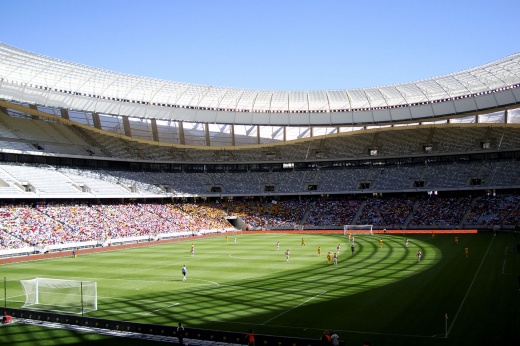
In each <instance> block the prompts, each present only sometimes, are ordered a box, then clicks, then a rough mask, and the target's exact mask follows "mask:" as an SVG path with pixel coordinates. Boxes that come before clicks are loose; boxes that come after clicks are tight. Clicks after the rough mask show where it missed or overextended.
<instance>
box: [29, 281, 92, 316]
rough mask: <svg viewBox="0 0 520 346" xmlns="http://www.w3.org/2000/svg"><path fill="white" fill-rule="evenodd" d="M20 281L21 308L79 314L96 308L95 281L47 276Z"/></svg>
mask: <svg viewBox="0 0 520 346" xmlns="http://www.w3.org/2000/svg"><path fill="white" fill-rule="evenodd" d="M20 282H21V284H22V286H23V289H24V291H25V304H24V305H23V306H22V307H23V308H25V307H31V308H33V309H41V310H50V311H57V312H68V313H81V314H83V313H84V312H90V311H96V310H97V285H96V282H93V281H79V280H61V279H49V278H36V279H32V280H20Z"/></svg>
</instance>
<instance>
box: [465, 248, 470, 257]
mask: <svg viewBox="0 0 520 346" xmlns="http://www.w3.org/2000/svg"><path fill="white" fill-rule="evenodd" d="M464 252H465V253H466V257H468V255H469V247H467V246H466V247H465V248H464Z"/></svg>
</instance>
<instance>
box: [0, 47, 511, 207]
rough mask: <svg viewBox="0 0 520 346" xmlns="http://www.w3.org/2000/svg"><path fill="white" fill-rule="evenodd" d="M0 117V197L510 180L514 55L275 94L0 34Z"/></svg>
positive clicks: (336, 190)
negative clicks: (35, 45) (412, 76)
mask: <svg viewBox="0 0 520 346" xmlns="http://www.w3.org/2000/svg"><path fill="white" fill-rule="evenodd" d="M0 127H1V129H2V133H1V134H0V157H1V160H0V162H2V164H1V167H0V168H1V169H0V174H1V176H0V184H1V185H2V186H1V187H0V196H3V197H4V198H14V199H19V198H23V199H42V198H97V199H99V198H123V199H125V198H127V199H128V198H131V199H136V198H165V197H166V198H172V197H173V198H175V197H225V196H229V197H235V196H286V195H329V194H360V193H362V194H364V193H396V192H416V191H426V192H432V191H443V190H446V191H451V190H483V191H494V190H496V189H502V190H511V189H517V188H518V187H519V186H520V173H519V172H520V163H519V158H520V53H518V54H514V55H511V56H508V57H505V58H503V59H500V60H498V61H495V62H491V63H488V64H485V65H482V66H478V67H475V68H472V69H468V70H465V71H460V72H456V73H452V74H448V75H444V76H439V77H435V78H430V79H425V80H420V81H415V82H409V83H403V84H396V85H389V86H381V87H373V88H364V89H350V90H318V91H275V90H253V89H237V88H226V87H215V86H204V85H195V84H188V83H181V82H172V81H165V80H160V79H152V78H146V77H139V76H132V75H126V74H121V73H115V72H111V71H106V70H102V69H98V68H95V67H88V66H84V65H79V64H75V63H71V62H66V61H62V60H58V59H54V58H51V57H46V56H42V55H39V54H35V53H32V52H28V51H24V50H21V49H18V48H15V47H12V46H9V45H6V44H1V43H0ZM41 176H45V177H46V179H39V178H40V177H41ZM42 180H43V181H42ZM60 180H61V182H60Z"/></svg>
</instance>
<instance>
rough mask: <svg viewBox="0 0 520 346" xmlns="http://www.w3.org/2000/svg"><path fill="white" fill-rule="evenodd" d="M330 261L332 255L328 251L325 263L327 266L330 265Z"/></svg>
mask: <svg viewBox="0 0 520 346" xmlns="http://www.w3.org/2000/svg"><path fill="white" fill-rule="evenodd" d="M331 259H332V255H331V254H330V251H329V253H328V254H327V262H328V263H329V264H330V263H331Z"/></svg>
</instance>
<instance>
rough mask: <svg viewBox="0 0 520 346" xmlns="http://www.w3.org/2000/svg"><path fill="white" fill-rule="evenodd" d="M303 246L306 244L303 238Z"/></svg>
mask: <svg viewBox="0 0 520 346" xmlns="http://www.w3.org/2000/svg"><path fill="white" fill-rule="evenodd" d="M302 246H305V240H304V239H303V238H302Z"/></svg>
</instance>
